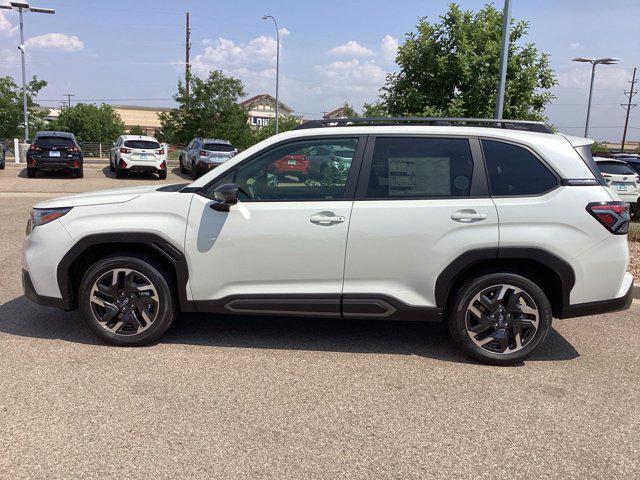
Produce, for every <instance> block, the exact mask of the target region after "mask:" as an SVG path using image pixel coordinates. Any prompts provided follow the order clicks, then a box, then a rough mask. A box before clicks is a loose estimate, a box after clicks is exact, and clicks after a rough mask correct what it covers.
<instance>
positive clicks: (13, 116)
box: [0, 76, 48, 138]
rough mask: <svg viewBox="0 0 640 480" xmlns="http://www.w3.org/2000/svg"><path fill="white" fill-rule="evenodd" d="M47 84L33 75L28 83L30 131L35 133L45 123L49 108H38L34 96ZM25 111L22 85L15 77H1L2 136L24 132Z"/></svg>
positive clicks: (0, 131) (0, 124)
mask: <svg viewBox="0 0 640 480" xmlns="http://www.w3.org/2000/svg"><path fill="white" fill-rule="evenodd" d="M46 86H47V82H46V81H44V80H38V78H37V77H35V76H34V77H33V78H32V79H31V81H30V82H29V83H28V84H27V111H28V112H29V132H30V133H35V132H36V131H37V130H39V129H40V128H41V127H42V126H43V125H44V123H45V120H44V117H45V116H46V115H47V113H48V110H46V109H45V110H42V109H38V108H37V107H38V104H37V103H35V101H34V98H35V97H36V96H37V95H38V92H39V91H40V90H42V89H43V88H44V87H46ZM23 125H24V113H23V111H22V87H19V86H18V85H17V84H16V82H14V81H13V78H11V77H9V76H7V77H0V138H12V137H20V136H21V135H22V134H23V133H24V130H23V129H24V126H23Z"/></svg>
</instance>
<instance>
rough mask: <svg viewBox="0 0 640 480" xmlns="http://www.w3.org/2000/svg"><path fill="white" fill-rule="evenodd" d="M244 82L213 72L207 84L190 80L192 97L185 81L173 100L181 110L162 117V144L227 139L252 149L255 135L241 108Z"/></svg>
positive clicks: (241, 146) (176, 109) (239, 145)
mask: <svg viewBox="0 0 640 480" xmlns="http://www.w3.org/2000/svg"><path fill="white" fill-rule="evenodd" d="M244 94H245V92H244V87H243V86H242V82H241V81H240V80H237V79H235V78H233V77H227V76H226V75H224V74H223V73H222V72H221V71H220V70H212V71H211V72H209V76H208V78H207V79H206V80H203V79H201V78H199V77H196V76H192V77H191V89H190V92H189V95H188V96H187V93H186V91H185V88H184V84H183V82H182V81H178V93H177V94H176V95H174V99H175V101H176V103H177V104H178V107H177V108H175V109H173V110H171V111H169V112H163V113H161V114H160V115H159V116H160V123H161V125H162V127H161V133H160V136H161V137H162V138H163V140H165V141H167V142H169V143H173V144H182V145H184V144H186V143H187V142H189V141H190V140H191V139H192V138H193V137H195V136H200V137H211V138H225V139H227V140H229V141H230V142H231V143H232V144H233V145H234V146H236V147H238V148H246V147H248V146H249V145H251V143H252V141H253V135H252V132H251V129H250V128H249V125H248V124H247V111H246V109H245V108H244V107H242V106H241V105H239V104H238V99H239V98H240V97H242V96H244Z"/></svg>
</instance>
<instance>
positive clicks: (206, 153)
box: [198, 150, 209, 157]
mask: <svg viewBox="0 0 640 480" xmlns="http://www.w3.org/2000/svg"><path fill="white" fill-rule="evenodd" d="M208 153H209V152H207V151H206V150H200V151H199V152H198V155H200V156H201V157H206V156H207V155H208Z"/></svg>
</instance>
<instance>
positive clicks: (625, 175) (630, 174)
mask: <svg viewBox="0 0 640 480" xmlns="http://www.w3.org/2000/svg"><path fill="white" fill-rule="evenodd" d="M595 161H596V165H598V169H599V170H600V172H601V173H602V176H603V177H604V179H605V180H606V182H607V185H608V186H609V187H610V188H611V189H612V190H614V191H615V192H616V193H617V194H618V196H619V197H620V199H621V200H624V201H625V202H628V203H629V204H630V205H631V213H633V214H635V215H636V217H637V216H638V215H639V214H640V211H639V209H638V206H639V203H638V197H640V175H639V174H638V172H637V171H636V170H634V169H633V168H632V167H631V166H630V164H629V163H628V162H627V161H626V160H618V159H612V158H601V157H595ZM639 164H640V162H639ZM638 168H640V165H638Z"/></svg>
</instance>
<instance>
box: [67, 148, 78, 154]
mask: <svg viewBox="0 0 640 480" xmlns="http://www.w3.org/2000/svg"><path fill="white" fill-rule="evenodd" d="M67 151H68V152H69V153H80V147H71V148H68V149H67Z"/></svg>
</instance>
